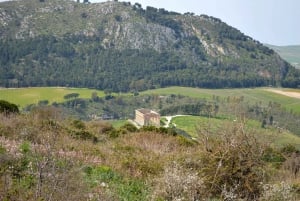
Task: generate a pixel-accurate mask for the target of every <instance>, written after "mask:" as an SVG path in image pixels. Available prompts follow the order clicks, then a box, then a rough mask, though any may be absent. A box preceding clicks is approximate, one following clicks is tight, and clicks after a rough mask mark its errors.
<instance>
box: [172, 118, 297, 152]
mask: <svg viewBox="0 0 300 201" xmlns="http://www.w3.org/2000/svg"><path fill="white" fill-rule="evenodd" d="M172 123H173V124H175V125H176V127H178V128H180V129H182V130H184V131H186V132H187V133H189V134H190V135H192V136H193V137H197V128H201V130H203V127H205V129H208V130H209V131H210V132H211V133H216V131H220V130H221V129H222V128H223V127H224V126H226V125H230V124H234V122H232V121H231V122H230V121H229V120H226V119H215V118H206V117H199V116H182V117H175V118H173V119H172ZM260 125H261V124H260V123H259V122H257V121H254V120H248V121H247V122H246V125H245V127H246V128H248V130H251V129H252V130H256V131H255V133H256V135H259V136H257V137H259V139H260V140H264V141H266V143H271V144H273V145H276V146H283V145H287V144H292V145H294V146H295V147H297V148H298V149H300V137H298V136H296V135H294V134H292V133H290V132H287V131H282V132H279V131H278V130H276V129H274V128H270V129H262V128H260Z"/></svg>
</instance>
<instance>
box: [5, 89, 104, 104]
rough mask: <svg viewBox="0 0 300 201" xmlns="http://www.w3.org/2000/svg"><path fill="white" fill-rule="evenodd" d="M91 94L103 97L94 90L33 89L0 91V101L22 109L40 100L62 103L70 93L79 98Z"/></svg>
mask: <svg viewBox="0 0 300 201" xmlns="http://www.w3.org/2000/svg"><path fill="white" fill-rule="evenodd" d="M93 92H97V94H98V96H99V97H103V96H104V92H103V91H99V90H95V89H81V88H63V87H34V88H18V89H0V100H6V101H9V102H11V103H14V104H16V105H18V106H19V107H21V108H23V107H25V106H26V105H29V104H37V103H38V102H39V101H41V100H48V101H49V103H50V104H51V103H53V102H58V103H59V102H63V101H64V96H65V95H67V94H71V93H78V94H79V98H91V95H92V93H93Z"/></svg>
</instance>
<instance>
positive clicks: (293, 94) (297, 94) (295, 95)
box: [266, 89, 300, 99]
mask: <svg viewBox="0 0 300 201" xmlns="http://www.w3.org/2000/svg"><path fill="white" fill-rule="evenodd" d="M266 90H267V91H271V92H274V93H277V94H281V95H284V96H288V97H292V98H298V99H300V92H293V91H282V90H280V89H266Z"/></svg>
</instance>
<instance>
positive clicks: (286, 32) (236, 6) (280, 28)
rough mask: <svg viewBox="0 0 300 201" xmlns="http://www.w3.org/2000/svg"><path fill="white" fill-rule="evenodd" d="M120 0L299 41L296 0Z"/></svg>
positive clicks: (265, 38) (263, 37)
mask: <svg viewBox="0 0 300 201" xmlns="http://www.w3.org/2000/svg"><path fill="white" fill-rule="evenodd" d="M1 1H3V0H0V2H1ZM24 1H25V0H24ZM49 1H51V0H49ZM81 1H83V0H81ZM105 1H107V0H90V2H92V3H96V2H105ZM119 1H123V0H119ZM124 1H131V3H133V4H134V3H135V2H138V3H140V4H142V6H143V7H144V8H145V7H146V6H153V7H157V8H165V9H167V10H170V11H177V12H180V13H185V12H194V13H195V14H197V15H201V14H207V15H210V16H214V17H217V18H220V19H221V20H222V21H224V22H226V23H227V24H229V25H231V26H233V27H236V28H237V29H239V30H240V31H241V32H243V33H245V34H246V35H249V36H251V37H252V38H254V39H256V40H259V41H260V42H262V43H269V44H272V45H300V22H299V20H300V0H124ZM0 6H1V5H0Z"/></svg>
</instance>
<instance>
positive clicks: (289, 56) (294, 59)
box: [267, 45, 300, 68]
mask: <svg viewBox="0 0 300 201" xmlns="http://www.w3.org/2000/svg"><path fill="white" fill-rule="evenodd" d="M267 46H268V47H270V48H272V49H273V50H275V51H276V52H277V53H278V54H279V55H280V56H281V57H282V58H283V59H285V60H286V61H288V62H290V63H291V64H292V65H294V66H295V67H297V68H300V45H294V46H274V45H267Z"/></svg>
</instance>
